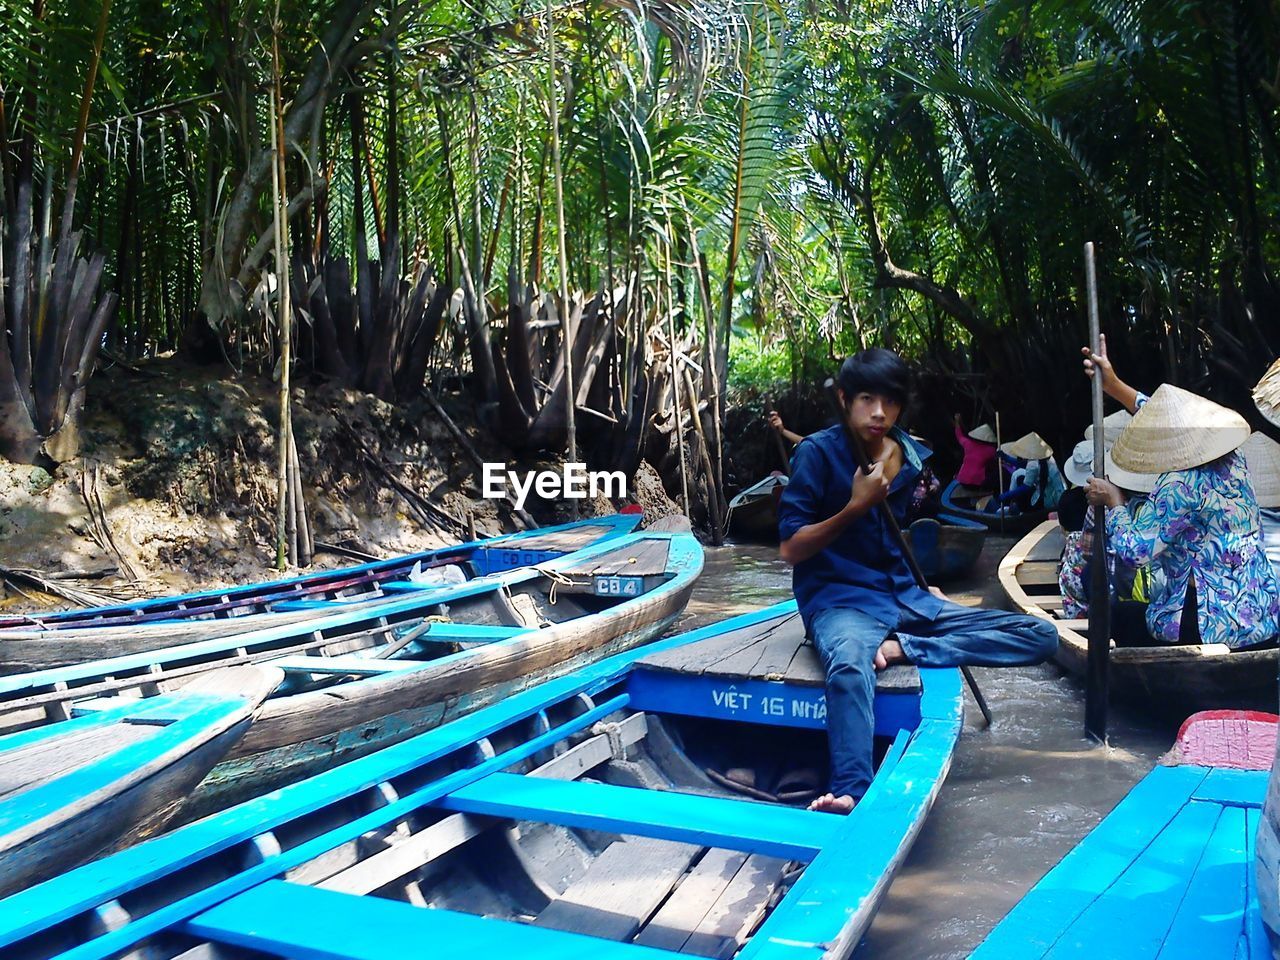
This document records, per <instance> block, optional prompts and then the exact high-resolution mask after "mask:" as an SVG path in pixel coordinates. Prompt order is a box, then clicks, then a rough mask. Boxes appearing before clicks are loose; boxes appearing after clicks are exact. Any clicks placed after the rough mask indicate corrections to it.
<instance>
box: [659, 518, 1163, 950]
mask: <svg viewBox="0 0 1280 960" xmlns="http://www.w3.org/2000/svg"><path fill="white" fill-rule="evenodd" d="M1013 543H1014V538H1012V537H997V536H994V535H993V536H989V537H988V538H987V542H986V545H985V548H984V550H983V554H982V557H981V559H980V560H979V561H978V566H977V568H976V569H975V571H974V573H973V575H972V576H971V577H970V578H969V579H968V580H966V581H963V582H961V583H958V584H951V585H944V589H946V590H947V592H948V593H949V594H950V595H951V596H952V597H954V598H955V599H957V600H970V601H972V600H973V599H981V600H982V602H983V605H984V606H992V607H1004V606H1007V604H1006V603H1005V601H1004V596H1003V593H1002V592H1001V590H1000V586H999V583H998V581H997V580H996V567H997V565H998V564H999V562H1000V558H1001V557H1002V556H1003V555H1004V554H1005V553H1006V552H1007V551H1008V550H1009V548H1010V547H1011V546H1012V545H1013ZM790 596H791V573H790V569H789V568H788V567H787V566H786V564H784V563H783V562H782V561H781V560H779V559H778V552H777V550H776V548H769V547H760V546H748V545H734V546H725V547H709V548H707V564H706V569H705V571H704V572H703V574H702V577H701V579H700V580H699V581H698V584H697V586H696V588H695V589H694V592H693V598H692V599H691V601H690V603H689V607H688V610H687V611H686V613H685V616H684V618H683V620H682V621H681V624H680V626H681V628H691V627H694V626H698V625H701V624H703V623H710V622H712V621H714V620H719V619H723V618H724V617H726V616H732V615H734V614H738V613H743V612H745V611H747V610H751V609H754V608H756V607H759V606H762V605H765V604H770V603H776V602H778V601H779V600H785V599H788V598H790ZM973 672H974V674H975V675H976V677H977V679H978V682H979V685H980V686H981V687H982V690H983V693H984V694H985V695H986V698H987V702H988V704H989V705H990V707H991V710H992V713H993V714H994V716H995V722H994V724H993V725H992V726H991V728H990V729H985V728H984V727H983V723H982V715H981V714H980V713H979V712H978V708H977V706H976V704H975V703H974V702H973V700H972V698H969V695H968V694H967V693H966V698H967V700H966V704H965V725H964V733H963V735H962V736H961V739H960V744H959V746H958V748H957V750H956V755H955V761H954V763H953V764H952V767H951V772H950V774H949V776H948V777H947V781H946V783H945V784H944V785H943V788H942V792H941V794H940V795H939V797H938V802H937V804H936V805H935V806H934V808H933V812H932V813H931V814H930V815H929V818H928V819H927V820H926V821H925V826H924V829H923V831H922V832H921V834H920V836H919V838H918V839H917V841H916V844H915V846H914V848H913V849H912V851H911V854H910V855H909V857H908V859H907V861H906V864H905V865H904V867H903V869H902V870H901V872H900V873H899V874H898V877H897V879H896V880H895V881H894V883H893V886H892V887H891V888H890V890H889V894H888V896H887V898H886V899H885V901H884V903H883V905H882V906H881V908H880V912H879V914H878V915H877V916H876V919H875V922H874V923H873V924H872V926H871V930H870V932H869V933H868V934H867V936H866V938H865V940H864V941H863V943H862V944H861V946H860V947H859V950H858V953H857V954H856V955H855V956H856V957H858V958H860V960H866V958H871V957H875V958H891V960H942V958H948V960H951V958H959V957H967V956H968V955H969V953H970V952H971V951H972V950H973V949H974V948H975V947H976V946H977V945H978V944H979V943H980V942H981V941H982V938H983V937H984V936H986V934H987V933H988V932H989V931H990V930H991V928H992V927H993V926H995V924H996V923H997V922H999V920H1000V918H1001V917H1003V916H1004V915H1005V913H1007V912H1008V911H1009V909H1010V908H1011V907H1013V905H1014V904H1015V903H1017V901H1018V899H1019V898H1020V897H1021V896H1022V895H1023V894H1024V893H1025V892H1026V891H1027V890H1029V889H1030V888H1031V887H1032V886H1033V885H1034V884H1035V882H1036V881H1037V880H1039V879H1040V877H1041V876H1043V875H1044V873H1045V872H1046V871H1047V870H1049V868H1050V867H1052V866H1053V865H1054V864H1055V863H1057V862H1058V860H1060V859H1061V858H1062V856H1063V855H1064V854H1066V853H1067V851H1069V850H1070V849H1071V848H1072V847H1073V846H1074V845H1075V844H1076V842H1077V841H1079V840H1080V839H1081V838H1082V837H1083V836H1084V835H1085V834H1086V833H1088V832H1089V830H1090V829H1092V828H1093V826H1094V825H1095V824H1097V822H1098V821H1099V820H1101V819H1102V818H1103V817H1104V816H1105V815H1106V814H1107V812H1108V811H1110V810H1111V808H1112V807H1114V806H1115V805H1116V803H1118V802H1119V801H1120V799H1121V798H1122V797H1123V796H1124V795H1125V794H1126V793H1127V792H1128V791H1129V788H1130V787H1132V786H1133V785H1134V784H1135V783H1137V782H1138V780H1140V779H1141V778H1142V777H1143V776H1144V775H1145V774H1146V773H1147V772H1148V771H1149V770H1150V769H1151V767H1152V766H1153V764H1154V763H1155V760H1156V758H1157V757H1158V756H1159V755H1160V754H1161V753H1163V752H1164V751H1165V750H1167V749H1168V748H1169V746H1170V745H1171V744H1172V742H1173V737H1174V735H1175V734H1176V732H1177V730H1176V728H1175V727H1174V726H1171V725H1168V724H1165V723H1162V722H1160V721H1157V720H1153V719H1151V718H1148V717H1145V716H1141V715H1138V714H1136V713H1134V712H1132V711H1127V710H1126V709H1125V708H1124V707H1122V706H1120V705H1114V704H1113V705H1112V708H1111V715H1110V727H1109V733H1110V738H1109V739H1110V745H1109V746H1107V747H1100V746H1097V745H1095V744H1094V743H1093V742H1092V741H1091V740H1088V739H1086V738H1085V736H1084V733H1083V728H1084V691H1083V688H1082V687H1081V686H1080V685H1079V684H1078V683H1076V682H1074V681H1073V680H1070V679H1068V678H1066V677H1064V676H1063V675H1062V673H1061V672H1060V671H1059V670H1058V668H1057V667H1055V666H1053V665H1052V664H1046V665H1044V666H1040V667H1026V668H1015V669H984V668H981V667H979V668H975V669H974V671H973Z"/></svg>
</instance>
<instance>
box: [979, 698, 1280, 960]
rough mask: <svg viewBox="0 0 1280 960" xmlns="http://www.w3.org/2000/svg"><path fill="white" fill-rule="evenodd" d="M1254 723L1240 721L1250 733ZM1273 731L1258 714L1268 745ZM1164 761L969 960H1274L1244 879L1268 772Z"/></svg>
mask: <svg viewBox="0 0 1280 960" xmlns="http://www.w3.org/2000/svg"><path fill="white" fill-rule="evenodd" d="M1226 712H1227V711H1214V713H1226ZM1254 717H1255V719H1252V720H1249V721H1244V722H1245V723H1247V724H1249V725H1250V726H1259V725H1260V724H1261V721H1260V720H1259V719H1257V717H1258V715H1254ZM1275 720H1276V718H1275V716H1274V714H1271V715H1267V726H1269V727H1270V735H1271V737H1272V738H1273V739H1274V736H1275ZM1235 722H1239V721H1238V720H1237V721H1232V720H1231V719H1228V718H1219V717H1212V716H1211V717H1210V718H1209V719H1207V720H1205V719H1203V718H1201V719H1199V720H1198V719H1197V718H1196V717H1193V718H1191V720H1189V721H1188V724H1193V723H1207V724H1209V725H1211V726H1219V725H1229V724H1233V723H1235ZM1186 732H1187V731H1186V728H1184V735H1185V734H1186ZM1179 739H1180V741H1181V740H1182V737H1180V738H1179ZM1231 752H1234V748H1233V749H1232V751H1231ZM1224 759H1225V758H1224ZM1167 761H1168V758H1166V761H1162V765H1160V766H1157V767H1156V768H1155V769H1154V770H1152V771H1151V773H1149V774H1148V775H1147V776H1146V778H1145V779H1143V780H1142V781H1141V782H1139V783H1138V785H1137V786H1135V787H1134V788H1133V790H1132V791H1130V793H1129V795H1128V796H1127V797H1125V799H1123V800H1121V801H1120V803H1119V804H1118V805H1117V806H1116V808H1115V809H1114V810H1112V811H1111V813H1110V814H1108V815H1107V817H1106V819H1104V820H1103V821H1102V823H1100V824H1099V825H1098V826H1097V827H1095V828H1094V830H1093V832H1091V833H1090V834H1089V835H1088V836H1087V837H1085V838H1084V840H1082V841H1081V842H1080V843H1079V845H1077V846H1076V848H1075V849H1074V850H1072V851H1071V852H1070V853H1068V854H1067V856H1066V857H1064V858H1063V860H1062V862H1060V863H1059V864H1058V865H1057V866H1056V867H1054V868H1053V870H1051V871H1050V872H1049V873H1048V874H1047V875H1046V876H1045V877H1044V878H1043V879H1042V880H1041V881H1040V882H1039V883H1038V884H1036V886H1035V887H1034V888H1032V890H1031V891H1030V892H1029V893H1028V894H1027V895H1026V896H1025V897H1023V899H1022V900H1021V901H1020V902H1019V903H1018V905H1017V906H1016V907H1014V909H1013V910H1012V911H1011V912H1010V913H1009V914H1008V916H1006V917H1005V918H1004V920H1002V921H1001V922H1000V924H999V925H998V926H997V927H996V928H995V930H993V931H992V933H991V934H990V936H988V937H987V939H986V940H985V941H984V942H983V943H982V944H981V945H980V946H979V948H978V949H977V950H976V951H975V952H974V953H973V954H972V957H973V960H1033V958H1038V957H1045V958H1047V957H1049V956H1054V957H1062V956H1068V955H1070V956H1096V957H1156V956H1160V957H1175V956H1176V957H1205V958H1207V957H1232V958H1235V960H1271V956H1272V953H1271V947H1270V944H1269V943H1268V940H1267V935H1266V931H1265V929H1264V927H1263V924H1262V919H1261V915H1262V912H1263V911H1261V910H1260V908H1259V899H1258V891H1257V889H1256V888H1255V885H1254V878H1253V871H1254V864H1253V860H1254V836H1255V833H1256V832H1257V822H1258V815H1259V809H1260V807H1261V806H1262V802H1263V795H1264V794H1265V793H1266V790H1267V778H1268V775H1267V772H1266V770H1265V769H1250V768H1247V767H1246V768H1241V767H1240V765H1239V764H1237V763H1234V762H1233V764H1232V766H1230V767H1228V766H1225V765H1209V764H1204V763H1192V764H1187V763H1177V764H1176V765H1172V766H1169V765H1164V764H1165V763H1166V762H1167Z"/></svg>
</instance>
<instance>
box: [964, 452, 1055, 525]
mask: <svg viewBox="0 0 1280 960" xmlns="http://www.w3.org/2000/svg"><path fill="white" fill-rule="evenodd" d="M997 456H998V458H999V461H1000V464H1001V466H1002V467H1003V468H1004V469H1005V470H1006V471H1007V472H1008V473H1009V483H1008V485H1007V487H1006V489H1005V491H1004V492H1003V493H999V494H997V495H996V496H994V497H992V498H991V499H989V500H988V501H987V503H986V504H985V506H984V509H985V510H986V511H987V512H988V513H995V514H1000V513H1003V514H1005V515H1006V516H1019V515H1021V514H1024V513H1028V512H1030V511H1032V510H1052V509H1053V508H1054V507H1056V506H1057V505H1058V498H1059V497H1061V496H1062V491H1063V490H1065V489H1066V488H1067V484H1066V481H1065V480H1063V479H1062V473H1061V472H1060V471H1059V470H1058V465H1057V463H1056V462H1054V459H1053V448H1052V447H1051V446H1049V444H1047V443H1046V442H1045V441H1044V439H1043V438H1042V437H1041V436H1040V434H1038V433H1035V432H1032V433H1028V434H1026V435H1024V436H1022V437H1019V438H1018V439H1017V440H1014V441H1011V442H1010V443H1006V444H1005V445H1004V446H1002V447H1000V449H999V451H998V452H997Z"/></svg>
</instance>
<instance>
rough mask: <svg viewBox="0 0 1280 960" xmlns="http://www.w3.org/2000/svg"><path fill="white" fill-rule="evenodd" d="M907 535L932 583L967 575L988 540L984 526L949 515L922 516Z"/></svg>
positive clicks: (927, 577) (910, 527)
mask: <svg viewBox="0 0 1280 960" xmlns="http://www.w3.org/2000/svg"><path fill="white" fill-rule="evenodd" d="M907 532H908V533H909V534H910V535H911V552H912V553H914V554H915V557H916V561H917V562H918V563H919V564H920V569H921V571H922V572H923V573H924V575H925V578H926V579H927V580H928V581H929V582H930V583H941V582H943V581H946V580H954V579H956V578H958V577H963V576H964V575H965V574H967V573H968V572H969V571H970V570H972V569H973V565H974V564H975V563H977V562H978V556H979V555H980V554H981V553H982V545H983V543H985V542H986V539H987V528H986V526H985V525H983V524H981V523H978V522H977V521H975V520H966V519H965V518H964V517H955V516H952V515H950V514H947V513H940V514H938V516H937V517H921V518H920V519H919V520H916V521H915V522H914V523H912V524H911V526H909V527H908V528H907Z"/></svg>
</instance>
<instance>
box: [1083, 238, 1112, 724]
mask: <svg viewBox="0 0 1280 960" xmlns="http://www.w3.org/2000/svg"><path fill="white" fill-rule="evenodd" d="M1084 274H1085V285H1086V287H1087V290H1088V297H1089V349H1090V350H1092V351H1093V353H1094V355H1095V356H1096V355H1098V354H1099V353H1101V352H1102V331H1101V325H1100V323H1099V320H1098V274H1097V268H1096V266H1095V264H1094V258H1093V243H1092V242H1090V243H1086V244H1085V245H1084ZM1105 472H1106V435H1105V434H1104V433H1103V425H1102V375H1101V373H1100V372H1097V371H1095V373H1094V377H1093V475H1094V476H1095V477H1099V478H1101V477H1102V476H1104V475H1105ZM1091 564H1092V569H1091V571H1090V589H1089V660H1088V665H1087V667H1086V670H1085V700H1084V729H1085V733H1087V734H1088V735H1089V736H1091V737H1093V738H1094V739H1095V740H1097V741H1098V742H1099V743H1106V740H1107V705H1108V698H1109V690H1108V686H1109V682H1110V677H1109V676H1108V671H1109V668H1110V664H1111V588H1110V585H1109V582H1108V578H1107V508H1106V507H1104V506H1103V505H1102V504H1098V505H1097V506H1095V507H1094V508H1093V558H1092V561H1091Z"/></svg>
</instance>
